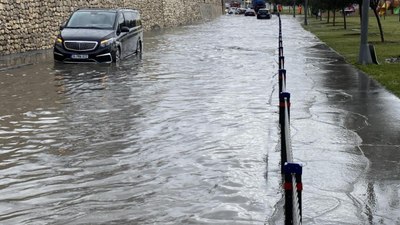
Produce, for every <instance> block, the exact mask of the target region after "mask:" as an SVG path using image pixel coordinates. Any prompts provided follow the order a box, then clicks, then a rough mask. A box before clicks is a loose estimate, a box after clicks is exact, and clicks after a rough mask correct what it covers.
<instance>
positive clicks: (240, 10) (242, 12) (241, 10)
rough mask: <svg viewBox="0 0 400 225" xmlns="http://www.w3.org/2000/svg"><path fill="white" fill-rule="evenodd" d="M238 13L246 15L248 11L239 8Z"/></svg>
mask: <svg viewBox="0 0 400 225" xmlns="http://www.w3.org/2000/svg"><path fill="white" fill-rule="evenodd" d="M236 12H237V14H244V13H245V12H246V9H245V8H238V9H237V10H236Z"/></svg>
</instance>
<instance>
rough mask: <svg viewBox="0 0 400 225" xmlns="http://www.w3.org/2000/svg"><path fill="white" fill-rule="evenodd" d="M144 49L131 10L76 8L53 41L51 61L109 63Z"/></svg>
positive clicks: (136, 14)
mask: <svg viewBox="0 0 400 225" xmlns="http://www.w3.org/2000/svg"><path fill="white" fill-rule="evenodd" d="M142 50H143V27H142V22H141V20H140V14H139V11H137V10H134V9H93V8H89V9H78V10H76V11H74V12H73V13H72V14H71V16H70V17H69V18H68V20H67V21H66V22H65V23H64V25H62V26H60V33H59V35H58V36H57V38H56V41H55V44H54V51H53V52H54V60H56V61H61V62H66V63H68V62H72V63H73V62H99V63H103V62H105V63H111V62H117V61H119V60H120V59H123V58H126V57H128V56H130V55H133V54H141V53H142Z"/></svg>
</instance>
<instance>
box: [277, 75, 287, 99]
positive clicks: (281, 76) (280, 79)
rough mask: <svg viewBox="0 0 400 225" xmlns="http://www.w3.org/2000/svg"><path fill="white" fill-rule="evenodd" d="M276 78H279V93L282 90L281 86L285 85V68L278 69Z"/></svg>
mask: <svg viewBox="0 0 400 225" xmlns="http://www.w3.org/2000/svg"><path fill="white" fill-rule="evenodd" d="M278 79H279V94H280V93H281V92H283V91H286V90H283V86H285V87H286V70H285V69H280V70H279V75H278Z"/></svg>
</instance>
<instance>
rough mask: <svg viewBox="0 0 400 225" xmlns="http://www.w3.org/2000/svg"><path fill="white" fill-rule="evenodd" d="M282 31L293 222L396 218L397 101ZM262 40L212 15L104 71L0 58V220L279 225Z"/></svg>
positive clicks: (259, 25) (265, 25)
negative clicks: (297, 197) (298, 166)
mask: <svg viewBox="0 0 400 225" xmlns="http://www.w3.org/2000/svg"><path fill="white" fill-rule="evenodd" d="M282 23H283V44H284V55H285V59H286V62H285V68H286V69H287V71H288V72H287V77H288V78H287V89H288V91H289V92H291V94H292V99H291V102H292V108H291V126H292V139H293V140H292V143H293V155H294V158H295V160H296V161H299V162H302V163H303V164H304V174H303V184H304V191H303V222H304V224H399V223H400V217H399V215H400V202H399V195H400V192H399V190H400V177H399V175H398V174H399V172H400V164H399V162H400V154H399V151H400V143H399V142H400V138H399V137H400V129H399V128H398V126H396V124H399V122H400V113H399V112H400V101H399V99H398V98H396V97H394V96H393V95H391V94H389V93H387V92H385V91H384V90H383V89H382V88H380V87H379V86H378V85H377V84H375V83H374V82H373V81H371V80H369V79H368V78H367V77H366V76H364V75H363V74H360V73H359V72H357V71H356V70H354V69H352V68H351V67H348V66H347V65H346V64H345V63H344V62H343V61H342V60H341V59H340V57H338V56H337V55H335V54H334V53H332V52H331V51H330V50H329V49H327V48H326V47H325V46H323V45H322V44H321V43H320V42H319V41H318V40H317V39H316V38H315V37H314V36H313V35H311V34H309V33H307V32H305V31H303V30H302V28H301V27H300V25H299V24H298V22H297V21H296V20H295V19H293V18H291V17H290V16H288V17H283V18H282ZM277 46H278V18H277V17H273V18H272V19H271V20H265V21H264V20H256V19H255V18H253V17H243V16H222V17H220V18H218V19H217V20H214V21H211V22H207V23H204V24H199V25H192V26H185V27H181V28H176V29H173V30H169V31H165V32H164V33H160V34H147V35H146V36H145V46H144V48H145V51H144V53H143V56H142V57H140V58H139V57H134V58H131V59H129V60H126V61H124V62H122V63H121V64H119V65H63V64H54V63H53V60H52V56H51V54H50V52H48V54H40V55H39V56H33V57H32V59H31V60H30V61H29V59H25V60H22V61H21V62H18V63H17V64H16V65H22V66H15V65H9V64H7V62H6V61H1V62H4V63H2V67H3V69H2V70H0V102H1V108H0V177H1V179H0V223H1V224H71V225H75V224H163V225H164V224H282V218H283V217H282V214H283V208H282V200H281V198H282V190H281V174H280V166H279V161H280V153H279V148H280V144H279V126H278V107H277V105H278V93H277V89H278V86H277V83H278V77H277V71H278V65H277V59H278V51H277ZM11 64H12V63H11ZM6 68H8V69H6Z"/></svg>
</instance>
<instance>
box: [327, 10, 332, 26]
mask: <svg viewBox="0 0 400 225" xmlns="http://www.w3.org/2000/svg"><path fill="white" fill-rule="evenodd" d="M330 18H331V12H330V11H329V10H328V20H327V22H326V23H329V19H330Z"/></svg>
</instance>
